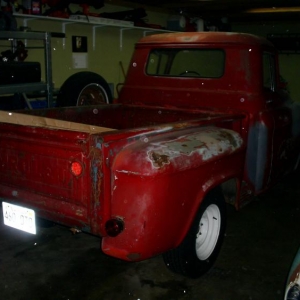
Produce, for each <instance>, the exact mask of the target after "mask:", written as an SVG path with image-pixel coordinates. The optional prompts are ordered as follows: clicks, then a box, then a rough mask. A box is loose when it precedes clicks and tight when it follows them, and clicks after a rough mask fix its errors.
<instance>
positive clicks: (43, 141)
mask: <svg viewBox="0 0 300 300" xmlns="http://www.w3.org/2000/svg"><path fill="white" fill-rule="evenodd" d="M241 118H242V116H237V115H226V114H220V113H214V112H208V111H199V110H198V111H188V110H187V111H184V110H176V109H163V108H154V107H151V108H150V107H149V108H147V107H138V106H123V105H108V106H106V105H104V106H99V107H92V108H91V107H72V108H59V109H58V108H57V109H46V110H33V111H31V110H30V111H24V112H23V113H22V114H19V113H15V112H13V113H10V112H0V121H1V122H0V199H1V200H2V201H8V202H10V203H16V204H21V205H24V206H26V207H28V208H33V209H34V210H35V211H36V213H37V215H38V216H41V217H43V218H46V219H50V220H53V221H55V222H60V223H62V224H65V225H68V226H76V227H77V228H80V229H81V230H83V231H86V232H91V233H93V234H96V235H102V232H101V228H100V227H99V226H100V225H99V224H100V223H101V222H99V216H102V217H103V218H104V217H105V216H106V215H108V214H109V204H107V202H109V200H110V196H111V186H110V177H111V174H110V166H109V163H108V159H109V157H110V156H112V154H111V153H110V152H109V151H112V150H111V149H113V151H114V152H115V153H118V151H121V150H122V149H123V148H124V147H125V146H127V145H128V144H129V143H132V142H134V140H135V139H136V138H137V137H138V136H140V135H143V136H147V135H153V134H154V135H159V134H161V133H162V132H164V133H165V132H171V133H172V132H173V133H174V132H176V131H178V130H182V129H183V128H188V127H199V126H204V125H207V124H210V125H212V124H215V125H217V124H218V123H222V127H223V128H226V127H228V128H229V129H230V128H231V127H232V126H233V125H232V124H234V122H231V121H232V120H233V119H236V120H237V121H238V122H239V121H240V119H241ZM226 124H227V125H226ZM231 129H232V128H231ZM112 143H113V144H114V146H113V147H111V144H112ZM109 144H110V146H109V147H108V145H109ZM103 145H104V146H103ZM109 149H110V150H109ZM114 155H115V154H114ZM104 161H105V162H106V163H105V164H104V163H103V162H104ZM73 163H79V164H80V166H81V167H82V173H80V174H79V175H74V174H73V173H72V166H73Z"/></svg>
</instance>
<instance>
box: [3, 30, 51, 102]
mask: <svg viewBox="0 0 300 300" xmlns="http://www.w3.org/2000/svg"><path fill="white" fill-rule="evenodd" d="M20 39H24V40H41V41H43V43H44V46H43V47H42V48H43V49H44V57H45V77H46V78H45V81H46V82H45V83H44V82H36V83H23V84H8V85H0V95H4V94H14V93H28V92H37V91H45V92H46V99H47V103H48V107H51V106H52V105H53V83H52V60H51V34H50V33H49V32H35V31H30V32H24V31H0V40H9V41H11V43H12V48H13V47H14V42H15V41H16V40H20Z"/></svg>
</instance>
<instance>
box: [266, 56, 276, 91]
mask: <svg viewBox="0 0 300 300" xmlns="http://www.w3.org/2000/svg"><path fill="white" fill-rule="evenodd" d="M263 87H264V88H265V89H268V90H270V91H273V92H274V90H275V58H274V55H272V54H271V53H267V52H265V53H264V54H263Z"/></svg>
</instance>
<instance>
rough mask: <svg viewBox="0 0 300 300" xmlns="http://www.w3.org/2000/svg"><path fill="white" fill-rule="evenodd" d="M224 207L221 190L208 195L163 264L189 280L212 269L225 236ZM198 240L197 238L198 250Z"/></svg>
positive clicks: (166, 255)
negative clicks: (186, 230)
mask: <svg viewBox="0 0 300 300" xmlns="http://www.w3.org/2000/svg"><path fill="white" fill-rule="evenodd" d="M225 205H226V204H225V200H224V197H223V195H222V193H221V191H220V190H219V189H215V190H212V191H210V192H209V193H208V195H207V196H206V197H205V199H204V200H203V202H202V203H201V205H200V208H199V210H198V212H197V214H196V217H195V219H194V221H193V224H192V226H191V228H190V230H189V231H188V233H187V235H186V237H185V238H184V240H183V241H182V243H181V244H180V245H179V246H178V247H177V248H175V249H173V250H170V251H169V252H167V253H164V254H163V259H164V262H165V264H166V266H167V267H168V268H169V269H170V270H171V271H173V272H175V273H179V274H181V275H184V276H186V277H190V278H197V277H200V276H201V275H203V274H205V273H206V272H207V271H208V270H209V269H210V268H211V267H212V266H213V264H214V263H215V261H216V259H217V256H218V254H219V251H220V249H221V245H222V242H223V239H224V234H225V227H226V206H225ZM200 221H201V222H200ZM216 221H217V223H216ZM201 225H202V226H201ZM208 225H209V226H208ZM201 233H202V234H201ZM196 239H198V244H197V245H198V246H197V247H198V251H197V250H196ZM197 253H198V254H197Z"/></svg>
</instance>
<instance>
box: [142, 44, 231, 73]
mask: <svg viewBox="0 0 300 300" xmlns="http://www.w3.org/2000/svg"><path fill="white" fill-rule="evenodd" d="M224 66H225V53H224V51H223V50H220V49H155V50H152V51H151V52H150V55H149V58H148V62H147V67H146V73H147V74H148V75H154V76H171V77H200V78H220V77H222V76H223V74H224Z"/></svg>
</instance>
